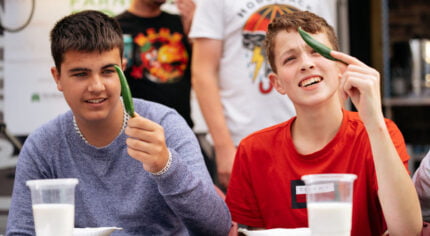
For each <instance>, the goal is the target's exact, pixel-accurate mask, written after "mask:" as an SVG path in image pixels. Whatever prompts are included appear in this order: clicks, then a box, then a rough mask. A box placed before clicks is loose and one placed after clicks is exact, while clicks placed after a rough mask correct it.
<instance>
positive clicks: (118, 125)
mask: <svg viewBox="0 0 430 236" xmlns="http://www.w3.org/2000/svg"><path fill="white" fill-rule="evenodd" d="M124 114H126V113H125V112H124V111H123V108H122V106H120V109H117V111H115V114H113V115H112V117H111V118H110V119H105V120H96V121H86V120H84V119H79V118H78V117H74V119H75V123H76V126H75V129H76V131H77V132H78V134H79V135H80V136H81V138H82V139H83V140H84V141H85V142H87V143H88V144H90V145H92V146H95V147H104V146H107V145H109V144H110V143H112V141H113V140H114V139H115V138H116V137H118V135H119V134H120V133H121V132H122V130H123V129H124V128H125V125H126V122H127V118H126V116H125V115H124Z"/></svg>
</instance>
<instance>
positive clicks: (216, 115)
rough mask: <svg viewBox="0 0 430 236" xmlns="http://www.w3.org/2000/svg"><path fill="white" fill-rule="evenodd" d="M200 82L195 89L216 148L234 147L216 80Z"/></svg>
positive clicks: (194, 85) (200, 80)
mask: <svg viewBox="0 0 430 236" xmlns="http://www.w3.org/2000/svg"><path fill="white" fill-rule="evenodd" d="M204 76H208V75H204ZM198 80H199V81H198V82H195V83H193V88H194V91H195V93H196V96H197V100H198V102H199V106H200V109H201V112H202V115H203V117H204V119H205V121H206V124H207V126H208V129H209V133H210V134H211V136H212V139H213V141H214V146H215V148H218V147H223V146H226V145H232V146H234V144H233V140H232V138H231V135H230V131H229V129H228V126H227V121H226V119H225V117H224V109H223V106H222V104H221V97H220V93H219V89H218V85H217V83H216V82H215V81H216V78H211V79H208V78H206V79H198Z"/></svg>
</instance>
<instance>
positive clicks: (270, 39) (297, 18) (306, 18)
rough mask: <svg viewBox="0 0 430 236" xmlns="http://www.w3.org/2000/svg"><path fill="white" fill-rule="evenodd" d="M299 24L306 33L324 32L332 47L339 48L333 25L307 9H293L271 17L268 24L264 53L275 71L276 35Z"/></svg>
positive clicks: (294, 28) (297, 26)
mask: <svg viewBox="0 0 430 236" xmlns="http://www.w3.org/2000/svg"><path fill="white" fill-rule="evenodd" d="M299 26H300V27H302V28H303V30H305V31H306V32H308V33H312V34H315V33H326V34H327V37H328V40H329V41H330V43H331V46H332V47H333V49H334V50H339V49H338V47H339V46H338V42H337V38H336V34H335V32H334V30H333V27H331V26H330V25H329V24H328V23H327V21H326V20H324V18H322V17H320V16H318V15H316V14H314V13H311V12H309V11H295V12H291V13H286V14H283V15H281V16H278V17H276V18H275V19H273V21H272V22H271V23H270V24H269V26H268V29H267V34H266V38H265V41H264V45H265V49H266V55H267V57H268V60H269V63H270V66H271V67H272V70H273V71H274V72H275V73H276V71H277V68H276V65H275V55H274V50H275V38H276V35H277V34H278V33H279V32H280V31H288V32H289V31H290V30H295V31H297V30H298V28H299Z"/></svg>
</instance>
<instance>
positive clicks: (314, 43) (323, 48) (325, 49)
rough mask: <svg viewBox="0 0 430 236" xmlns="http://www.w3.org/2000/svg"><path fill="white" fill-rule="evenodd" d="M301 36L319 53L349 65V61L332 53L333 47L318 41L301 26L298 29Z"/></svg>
mask: <svg viewBox="0 0 430 236" xmlns="http://www.w3.org/2000/svg"><path fill="white" fill-rule="evenodd" d="M298 31H299V34H300V36H302V39H303V40H304V41H305V42H306V43H307V44H308V45H309V46H310V47H311V48H313V49H314V50H315V51H316V52H317V53H319V54H321V56H323V57H325V58H327V59H330V60H333V61H339V62H342V63H343V64H345V65H347V63H345V62H343V61H341V60H339V59H336V58H334V57H332V56H331V55H330V52H331V50H332V49H331V48H329V47H327V46H326V45H324V44H322V43H320V42H318V41H317V40H316V39H314V38H313V37H312V36H311V35H310V34H308V33H307V32H306V31H304V30H302V27H299V29H298Z"/></svg>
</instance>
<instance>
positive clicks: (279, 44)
mask: <svg viewBox="0 0 430 236" xmlns="http://www.w3.org/2000/svg"><path fill="white" fill-rule="evenodd" d="M310 35H312V37H314V38H315V39H316V40H317V41H319V42H321V43H323V44H325V45H327V46H329V47H330V48H332V45H331V43H330V41H329V39H328V36H327V34H326V33H323V32H321V33H316V34H310ZM274 43H275V48H274V49H275V54H279V53H281V54H282V53H284V52H285V51H291V50H293V51H294V50H299V49H305V48H310V47H309V46H308V45H307V44H306V42H305V41H304V40H303V39H302V37H301V36H300V34H299V32H298V31H296V30H289V31H286V30H284V31H280V32H278V34H277V35H276V36H275V39H274Z"/></svg>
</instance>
